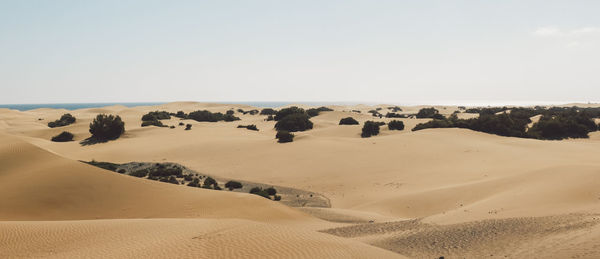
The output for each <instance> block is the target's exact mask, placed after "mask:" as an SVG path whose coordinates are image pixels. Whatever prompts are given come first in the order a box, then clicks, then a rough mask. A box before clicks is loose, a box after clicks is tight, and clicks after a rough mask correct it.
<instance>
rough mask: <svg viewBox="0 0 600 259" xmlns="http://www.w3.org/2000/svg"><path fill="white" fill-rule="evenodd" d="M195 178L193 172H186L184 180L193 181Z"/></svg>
mask: <svg viewBox="0 0 600 259" xmlns="http://www.w3.org/2000/svg"><path fill="white" fill-rule="evenodd" d="M193 179H194V177H192V175H191V174H186V175H184V176H183V180H186V181H191V180H193Z"/></svg>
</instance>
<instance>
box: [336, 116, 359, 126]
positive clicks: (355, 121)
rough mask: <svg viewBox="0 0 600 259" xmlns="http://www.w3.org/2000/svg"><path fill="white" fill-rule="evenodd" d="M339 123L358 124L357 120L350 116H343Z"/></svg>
mask: <svg viewBox="0 0 600 259" xmlns="http://www.w3.org/2000/svg"><path fill="white" fill-rule="evenodd" d="M339 125H358V121H357V120H355V119H354V118H352V117H347V118H343V119H341V120H340V124H339Z"/></svg>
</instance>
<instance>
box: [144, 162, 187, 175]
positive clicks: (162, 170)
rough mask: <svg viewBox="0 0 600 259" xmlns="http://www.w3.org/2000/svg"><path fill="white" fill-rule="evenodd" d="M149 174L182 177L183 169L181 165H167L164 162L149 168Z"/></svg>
mask: <svg viewBox="0 0 600 259" xmlns="http://www.w3.org/2000/svg"><path fill="white" fill-rule="evenodd" d="M149 171H150V172H149V173H148V175H149V176H151V177H168V176H176V177H182V176H183V170H181V168H179V167H166V166H164V165H162V164H158V165H156V166H154V167H151V168H150V169H149Z"/></svg>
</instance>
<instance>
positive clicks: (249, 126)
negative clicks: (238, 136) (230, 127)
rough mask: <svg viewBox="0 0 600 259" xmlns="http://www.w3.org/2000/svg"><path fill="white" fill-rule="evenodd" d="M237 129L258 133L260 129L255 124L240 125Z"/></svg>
mask: <svg viewBox="0 0 600 259" xmlns="http://www.w3.org/2000/svg"><path fill="white" fill-rule="evenodd" d="M237 127H238V128H246V129H249V130H254V131H258V128H257V127H256V125H254V124H250V125H238V126H237Z"/></svg>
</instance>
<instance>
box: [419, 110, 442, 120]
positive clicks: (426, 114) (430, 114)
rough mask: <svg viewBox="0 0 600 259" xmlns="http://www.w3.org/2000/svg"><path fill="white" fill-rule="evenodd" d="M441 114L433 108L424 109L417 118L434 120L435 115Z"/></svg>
mask: <svg viewBox="0 0 600 259" xmlns="http://www.w3.org/2000/svg"><path fill="white" fill-rule="evenodd" d="M436 114H439V111H438V110H437V109H435V108H433V107H431V108H423V109H421V110H419V112H418V113H417V115H416V116H417V118H419V119H422V118H433V116H434V115H436Z"/></svg>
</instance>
